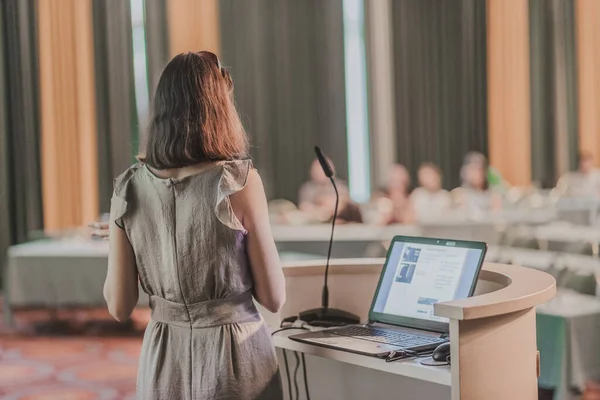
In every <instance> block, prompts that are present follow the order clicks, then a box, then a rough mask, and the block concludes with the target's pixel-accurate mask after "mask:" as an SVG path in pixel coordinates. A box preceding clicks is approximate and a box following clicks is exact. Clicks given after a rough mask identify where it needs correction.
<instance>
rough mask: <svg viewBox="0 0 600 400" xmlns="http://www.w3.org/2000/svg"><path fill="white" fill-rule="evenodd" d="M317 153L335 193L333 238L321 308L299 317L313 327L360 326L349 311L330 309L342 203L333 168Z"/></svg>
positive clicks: (358, 319) (332, 223)
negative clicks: (333, 255) (330, 280)
mask: <svg viewBox="0 0 600 400" xmlns="http://www.w3.org/2000/svg"><path fill="white" fill-rule="evenodd" d="M315 153H316V154H317V160H319V164H321V168H323V172H324V173H325V176H327V177H328V178H329V180H330V181H331V184H332V185H333V190H334V191H335V208H334V210H333V219H332V221H331V237H330V238H329V247H328V249H327V261H326V263H325V279H324V283H323V293H322V296H321V308H315V309H312V310H308V311H303V312H301V313H300V315H299V319H300V320H302V321H304V322H306V323H307V324H309V325H312V326H336V325H349V324H358V323H359V322H360V318H359V317H358V316H356V315H354V314H352V313H349V312H347V311H343V310H339V309H336V308H329V287H328V278H329V260H330V259H331V248H332V246H333V232H334V230H335V221H336V219H337V214H338V206H339V202H340V194H339V192H338V188H337V185H336V184H335V179H333V168H332V167H331V165H329V162H328V161H327V158H325V156H324V155H323V152H322V151H321V149H320V148H319V147H318V146H315Z"/></svg>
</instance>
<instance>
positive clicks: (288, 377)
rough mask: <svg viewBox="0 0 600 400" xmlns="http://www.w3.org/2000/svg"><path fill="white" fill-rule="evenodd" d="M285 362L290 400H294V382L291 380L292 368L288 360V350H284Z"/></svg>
mask: <svg viewBox="0 0 600 400" xmlns="http://www.w3.org/2000/svg"><path fill="white" fill-rule="evenodd" d="M283 360H284V363H285V376H286V378H287V384H288V394H289V398H290V400H294V398H293V397H292V381H291V380H290V367H289V365H288V358H287V350H286V349H283Z"/></svg>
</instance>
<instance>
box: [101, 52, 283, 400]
mask: <svg viewBox="0 0 600 400" xmlns="http://www.w3.org/2000/svg"><path fill="white" fill-rule="evenodd" d="M139 159H140V163H138V164H135V165H133V166H132V167H130V168H129V169H128V170H127V171H125V172H124V173H123V174H122V175H120V176H119V177H118V178H117V179H116V180H115V184H114V195H113V198H112V202H111V213H110V254H109V266H108V274H107V277H106V282H105V286H104V295H105V298H106V301H107V304H108V308H109V311H110V313H111V314H112V315H113V316H114V317H115V318H116V319H117V320H119V321H124V320H127V319H128V318H129V316H130V315H131V312H132V310H133V308H134V306H135V305H136V303H137V300H138V279H139V282H140V283H141V286H142V288H143V290H144V291H145V292H146V293H147V294H148V295H149V296H150V307H151V309H152V318H151V321H150V323H149V325H148V327H147V329H146V332H145V335H144V341H143V345H142V352H141V355H140V360H139V372H138V383H137V396H138V398H139V399H144V400H154V399H156V400H158V399H161V400H162V399H174V400H176V399H181V400H183V399H186V400H187V399H203V400H204V399H248V400H249V399H281V398H283V397H282V392H281V382H280V378H279V373H278V367H277V361H276V356H275V351H274V348H273V345H272V343H271V337H270V334H269V330H268V328H267V326H266V325H265V323H264V322H263V319H262V317H261V316H260V314H259V312H258V311H257V309H256V307H255V305H254V302H253V298H254V299H256V300H257V301H258V302H259V303H260V304H262V305H263V306H264V307H265V308H266V309H268V310H269V311H272V312H276V311H278V310H279V309H280V307H281V306H282V304H283V303H284V301H285V289H284V288H285V282H284V277H283V272H282V269H281V265H280V262H279V257H278V254H277V250H276V248H275V243H274V241H273V237H272V235H271V230H270V226H269V218H268V213H267V202H266V197H265V193H264V189H263V186H262V182H261V179H260V176H259V175H258V173H257V172H256V170H254V169H253V168H252V163H251V161H250V160H248V159H247V138H246V134H245V132H244V129H243V127H242V124H241V123H240V119H239V116H238V114H237V111H236V109H235V106H234V101H233V82H232V79H231V76H230V75H229V73H228V72H227V71H226V70H225V69H223V68H222V67H221V65H220V63H219V60H218V58H217V56H216V55H214V54H212V53H210V52H204V51H203V52H199V53H187V54H180V55H178V56H176V57H175V58H174V59H173V60H171V62H170V63H169V64H168V65H167V66H166V67H165V70H164V71H163V73H162V76H161V78H160V81H159V83H158V87H157V89H156V95H155V97H154V104H153V110H152V119H151V122H150V125H149V130H148V134H147V138H146V146H145V151H144V152H143V154H142V155H141V156H140V157H139Z"/></svg>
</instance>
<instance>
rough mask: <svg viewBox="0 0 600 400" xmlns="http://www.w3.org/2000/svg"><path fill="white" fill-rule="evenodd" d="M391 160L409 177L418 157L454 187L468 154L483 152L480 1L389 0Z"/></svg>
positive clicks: (482, 16)
mask: <svg viewBox="0 0 600 400" xmlns="http://www.w3.org/2000/svg"><path fill="white" fill-rule="evenodd" d="M392 18H393V20H392V21H393V35H394V37H393V41H394V44H393V49H394V65H395V66H394V75H395V90H396V129H397V132H396V134H397V139H396V142H397V155H398V156H397V160H398V162H399V163H401V164H404V165H405V166H406V167H407V168H408V169H409V170H410V171H411V172H412V173H413V176H414V174H415V173H416V170H417V168H418V166H419V164H421V163H422V162H434V163H436V164H437V165H439V166H440V168H441V169H442V170H443V171H449V173H448V175H447V176H444V186H445V187H447V188H453V187H456V186H457V185H458V184H459V169H460V166H461V164H462V160H463V156H464V155H465V154H466V153H467V152H469V151H479V152H482V153H484V154H487V148H488V141H487V97H486V80H487V72H486V68H487V67H486V4H485V2H483V1H479V0H463V1H437V0H396V1H393V2H392Z"/></svg>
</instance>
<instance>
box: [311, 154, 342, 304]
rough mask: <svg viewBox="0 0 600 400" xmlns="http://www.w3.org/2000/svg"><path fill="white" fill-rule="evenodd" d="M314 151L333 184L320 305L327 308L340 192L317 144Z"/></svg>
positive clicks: (331, 169) (331, 170)
mask: <svg viewBox="0 0 600 400" xmlns="http://www.w3.org/2000/svg"><path fill="white" fill-rule="evenodd" d="M315 153H317V160H319V164H321V168H323V172H324V173H325V176H326V177H328V178H329V180H330V181H331V184H332V185H333V190H334V191H335V208H334V209H333V219H332V220H331V237H330V238H329V247H328V249H327V262H326V263H325V282H324V284H323V294H322V296H321V306H322V307H323V308H329V286H328V285H327V279H328V278H329V260H330V259H331V247H332V246H333V232H334V230H335V220H336V219H337V214H338V206H339V203H340V194H339V192H338V188H337V185H336V184H335V179H333V168H331V165H329V162H328V161H327V159H326V158H325V156H324V155H323V152H322V151H321V149H320V148H319V146H315Z"/></svg>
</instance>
